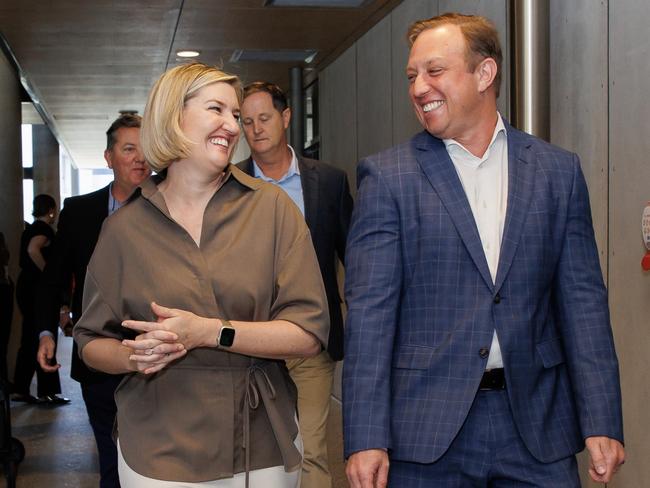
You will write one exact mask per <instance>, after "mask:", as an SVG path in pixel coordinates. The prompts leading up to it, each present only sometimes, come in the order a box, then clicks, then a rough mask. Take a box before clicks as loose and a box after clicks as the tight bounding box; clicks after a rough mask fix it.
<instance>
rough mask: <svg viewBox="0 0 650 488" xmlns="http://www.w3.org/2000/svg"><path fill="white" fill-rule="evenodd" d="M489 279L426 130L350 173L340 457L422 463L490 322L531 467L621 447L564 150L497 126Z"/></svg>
mask: <svg viewBox="0 0 650 488" xmlns="http://www.w3.org/2000/svg"><path fill="white" fill-rule="evenodd" d="M506 130H507V138H508V204H507V213H506V220H505V227H504V234H503V240H502V246H501V253H500V260H499V265H498V271H497V275H496V280H495V281H496V283H493V282H492V279H491V276H490V272H489V269H488V265H487V261H486V258H485V255H484V253H483V248H482V245H481V241H480V238H479V233H478V229H477V227H476V224H475V221H474V218H473V214H472V211H471V208H470V205H469V202H468V200H467V197H466V195H465V192H464V191H463V187H462V185H461V182H460V180H459V178H458V175H457V173H456V170H455V168H454V165H453V163H452V161H451V159H450V158H449V155H448V154H447V151H446V149H445V146H444V144H443V142H442V141H441V140H440V139H437V138H435V137H433V136H431V135H430V134H428V133H427V132H421V133H420V134H418V135H416V136H415V137H413V138H412V139H411V140H410V141H408V142H406V143H404V144H401V145H398V146H396V147H393V148H391V149H389V150H387V151H384V152H382V153H380V154H377V155H374V156H371V157H369V158H367V159H365V160H363V161H361V163H360V164H359V169H358V182H359V192H358V195H357V202H356V205H355V210H354V214H353V216H352V225H351V227H350V237H349V240H348V247H347V260H346V285H345V288H346V299H347V304H348V316H347V324H346V359H345V364H344V367H343V371H344V373H343V405H344V415H343V419H344V438H345V453H346V456H349V455H350V454H351V453H353V452H356V451H360V450H365V449H369V448H388V449H389V453H390V456H391V458H392V459H394V460H404V461H410V462H417V463H431V462H433V461H435V460H437V459H438V458H439V457H440V456H441V455H442V454H443V453H444V452H445V451H446V450H447V448H448V447H449V445H450V443H451V442H452V441H453V439H454V437H455V436H456V434H457V433H458V431H459V429H460V428H461V426H462V424H463V422H464V421H465V418H466V417H467V414H468V411H469V409H470V406H471V405H472V402H473V401H474V398H475V396H476V393H477V390H478V386H479V382H480V380H481V376H482V374H483V372H484V370H485V365H486V363H487V357H488V354H487V353H488V350H489V347H490V344H491V341H492V333H493V330H494V329H495V328H496V331H497V334H498V337H499V343H500V346H501V352H502V357H503V363H504V368H505V375H506V382H507V385H508V387H507V393H508V397H509V401H510V407H511V410H512V415H513V418H514V421H515V423H516V425H517V427H518V430H519V433H520V434H521V437H522V439H523V441H524V443H525V445H526V446H527V448H528V449H529V451H530V452H531V454H532V455H533V456H534V457H535V458H537V459H538V460H540V461H541V462H551V461H556V460H558V459H561V458H564V457H567V456H569V455H572V454H574V453H576V452H578V451H579V450H581V449H582V448H583V445H584V439H585V438H586V437H588V436H594V435H604V436H609V437H611V438H615V439H618V440H620V441H622V440H623V426H622V415H621V395H620V384H619V374H618V362H617V358H616V353H615V351H614V341H613V338H612V331H611V327H610V322H609V310H608V305H607V293H606V290H605V287H604V284H603V279H602V275H601V271H600V265H599V261H598V252H597V249H596V243H595V239H594V232H593V227H592V222H591V213H590V208H589V196H588V194H587V186H586V183H585V180H584V177H583V174H582V171H581V170H580V165H579V161H578V157H577V156H576V155H575V154H572V153H569V152H567V151H564V150H562V149H560V148H558V147H555V146H552V145H550V144H548V143H546V142H544V141H541V140H540V139H537V138H535V137H533V136H530V135H528V134H525V133H523V132H521V131H518V130H516V129H514V128H512V127H511V126H509V125H508V124H507V123H506Z"/></svg>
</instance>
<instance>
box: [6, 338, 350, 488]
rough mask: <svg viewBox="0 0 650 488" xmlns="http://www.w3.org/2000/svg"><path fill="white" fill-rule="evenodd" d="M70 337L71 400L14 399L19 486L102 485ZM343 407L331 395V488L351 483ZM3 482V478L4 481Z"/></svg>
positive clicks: (65, 353) (65, 370)
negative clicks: (21, 448) (47, 403)
mask: <svg viewBox="0 0 650 488" xmlns="http://www.w3.org/2000/svg"><path fill="white" fill-rule="evenodd" d="M71 347H72V341H71V339H70V338H67V337H61V338H60V339H59V353H58V358H59V362H61V363H62V365H63V367H62V369H61V371H60V374H61V384H62V389H63V394H64V395H65V396H67V397H68V398H70V399H71V400H72V402H71V403H70V404H68V405H65V406H60V407H41V406H38V405H26V404H22V403H12V408H11V415H12V419H11V420H12V430H13V432H12V434H13V436H14V437H17V438H18V439H20V440H21V441H22V442H23V443H24V444H25V450H26V456H25V460H24V461H23V462H22V463H21V464H20V466H19V468H18V488H97V486H98V483H99V476H98V475H97V474H96V473H97V454H96V451H95V442H94V439H93V436H92V431H91V428H90V425H89V424H88V418H87V416H86V410H85V408H84V405H83V400H82V398H81V390H80V388H79V384H78V383H77V382H75V381H73V380H71V379H70V376H69V374H70V368H69V365H70V361H69V360H70V350H71ZM341 439H342V431H341V406H340V403H339V402H338V401H337V400H332V406H331V415H330V425H329V438H328V450H329V458H330V464H331V469H332V487H333V488H347V486H348V485H347V482H346V481H345V474H344V468H343V463H342V458H343V454H342V452H343V446H342V441H341ZM0 483H2V481H0Z"/></svg>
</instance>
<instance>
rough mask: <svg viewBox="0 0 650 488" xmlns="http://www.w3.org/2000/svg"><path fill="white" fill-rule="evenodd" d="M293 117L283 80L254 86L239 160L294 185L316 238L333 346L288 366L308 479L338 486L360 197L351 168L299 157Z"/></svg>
mask: <svg viewBox="0 0 650 488" xmlns="http://www.w3.org/2000/svg"><path fill="white" fill-rule="evenodd" d="M290 120H291V109H290V108H289V107H288V105H287V97H286V96H285V95H284V93H283V92H282V90H281V89H280V87H278V86H277V85H274V84H272V83H267V82H263V81H259V82H255V83H251V84H249V85H247V86H246V87H245V88H244V102H243V103H242V126H243V128H244V134H245V136H246V141H247V142H248V146H249V147H250V150H251V156H250V158H248V159H247V160H245V161H242V162H241V163H239V164H238V165H237V166H238V167H239V168H240V169H241V170H243V171H244V172H246V173H247V174H249V175H251V176H254V177H256V178H260V179H262V180H264V181H268V182H269V183H273V184H275V185H277V186H279V187H280V188H282V189H283V190H284V191H285V192H287V195H289V196H290V197H291V199H292V200H293V202H294V203H295V204H296V206H297V207H298V208H299V209H300V212H301V213H302V214H303V215H304V217H305V221H306V222H307V226H308V227H309V231H310V234H311V239H312V242H313V243H314V249H315V250H316V256H317V257H318V264H319V265H320V270H321V274H322V276H323V283H324V285H325V291H326V292H327V303H328V307H329V313H330V335H329V340H328V345H327V351H323V352H321V353H320V354H319V355H318V356H316V357H313V358H299V359H291V360H289V361H287V368H288V369H289V374H290V375H291V379H292V380H293V382H294V383H295V384H296V387H297V388H298V413H299V415H298V417H299V420H300V433H301V434H302V438H303V443H304V446H305V457H304V461H303V465H302V479H301V480H300V486H301V487H302V488H330V486H331V484H332V480H331V475H330V470H329V463H328V459H327V419H328V416H329V409H330V401H331V398H330V397H331V394H332V381H333V377H334V365H335V361H340V360H341V359H343V317H342V314H341V295H340V294H339V287H338V282H337V278H336V272H337V264H338V261H340V262H341V263H343V261H344V259H345V241H346V239H347V236H348V227H349V225H350V214H351V213H352V197H351V196H350V187H349V184H348V179H347V176H346V174H345V172H344V171H342V170H340V169H338V168H335V167H333V166H331V165H329V164H327V163H323V162H320V161H315V160H313V159H309V158H304V157H302V156H299V155H297V154H296V152H295V150H294V149H293V148H292V147H291V146H289V145H288V144H287V136H286V130H287V127H288V126H289V123H290ZM299 143H300V141H299ZM337 258H338V261H337Z"/></svg>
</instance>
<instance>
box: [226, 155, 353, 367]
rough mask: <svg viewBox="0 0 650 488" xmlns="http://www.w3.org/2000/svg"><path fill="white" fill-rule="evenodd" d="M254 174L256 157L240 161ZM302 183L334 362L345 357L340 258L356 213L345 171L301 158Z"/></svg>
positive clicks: (329, 346)
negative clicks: (325, 297) (338, 264)
mask: <svg viewBox="0 0 650 488" xmlns="http://www.w3.org/2000/svg"><path fill="white" fill-rule="evenodd" d="M237 166H238V167H239V169H241V170H242V171H244V172H245V173H248V174H249V175H251V176H254V171H253V160H252V159H251V158H248V159H247V160H245V161H242V162H240V163H238V164H237ZM298 167H299V169H300V182H301V185H302V194H303V199H304V202H305V220H306V221H307V226H308V227H309V232H310V233H311V239H312V242H313V243H314V249H315V250H316V256H317V257H318V264H319V265H320V271H321V274H322V275H323V283H324V285H325V292H326V293H327V302H328V305H329V312H330V321H331V323H330V335H329V343H328V346H327V352H328V353H329V355H330V357H331V358H332V359H333V360H334V361H339V360H341V359H343V316H342V314H341V295H340V294H339V288H338V283H337V279H336V269H337V261H336V258H337V256H338V258H339V259H340V260H341V262H343V261H344V260H345V242H346V240H347V236H348V227H349V225H350V214H351V213H352V196H351V195H350V185H349V184H348V177H347V175H346V174H345V171H343V170H340V169H338V168H335V167H334V166H331V165H329V164H326V163H323V162H321V161H316V160H314V159H308V158H302V157H299V158H298Z"/></svg>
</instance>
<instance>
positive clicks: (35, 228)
mask: <svg viewBox="0 0 650 488" xmlns="http://www.w3.org/2000/svg"><path fill="white" fill-rule="evenodd" d="M37 236H45V237H47V241H48V242H47V243H46V244H45V246H43V247H42V248H41V254H43V258H44V259H45V261H46V262H47V259H48V258H49V256H50V250H51V246H50V244H51V243H52V240H53V239H54V230H53V229H52V227H50V226H49V225H48V224H46V223H45V222H43V221H42V220H35V221H34V223H33V224H28V225H27V227H26V228H25V230H24V232H23V235H22V236H21V238H20V268H21V269H22V272H21V273H22V274H23V276H25V275H27V276H30V277H33V278H34V279H38V277H39V276H40V274H41V270H40V269H39V268H38V266H36V263H34V261H32V258H31V257H30V256H29V253H28V252H27V248H28V247H29V243H30V241H31V240H32V239H33V238H34V237H37Z"/></svg>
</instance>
